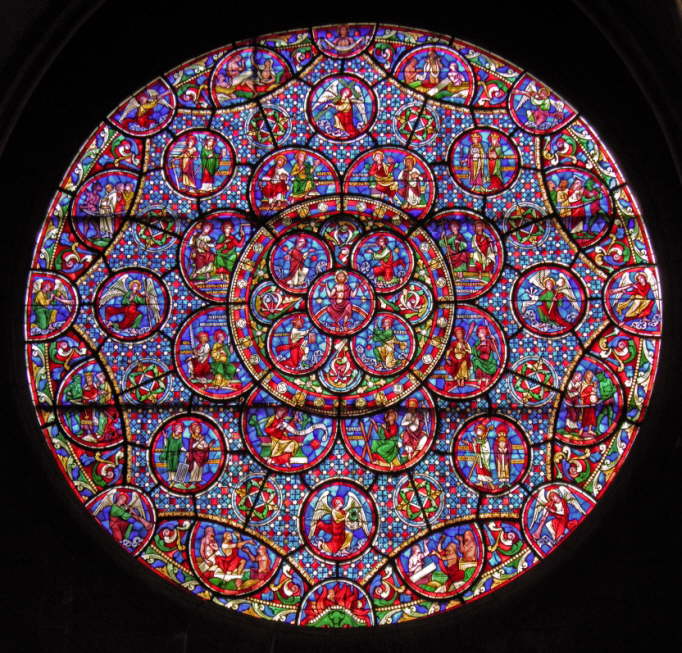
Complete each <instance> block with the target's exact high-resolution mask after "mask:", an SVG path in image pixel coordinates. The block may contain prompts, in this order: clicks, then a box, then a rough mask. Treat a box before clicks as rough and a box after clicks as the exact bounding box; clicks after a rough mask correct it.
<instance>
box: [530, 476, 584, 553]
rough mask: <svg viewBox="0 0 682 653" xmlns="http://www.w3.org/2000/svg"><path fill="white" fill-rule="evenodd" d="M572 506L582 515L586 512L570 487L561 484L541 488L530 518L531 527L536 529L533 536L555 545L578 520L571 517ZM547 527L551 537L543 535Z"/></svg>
mask: <svg viewBox="0 0 682 653" xmlns="http://www.w3.org/2000/svg"><path fill="white" fill-rule="evenodd" d="M571 506H572V507H573V508H575V509H576V510H577V511H578V512H579V513H580V514H581V515H584V514H585V510H584V509H583V507H582V506H581V505H580V502H579V501H578V499H577V498H576V497H575V496H574V495H573V493H572V492H571V491H570V490H569V489H568V488H566V487H563V486H562V485H559V486H557V487H550V488H543V489H542V490H540V493H539V494H538V498H537V500H536V502H535V509H534V510H533V516H532V518H531V520H530V528H531V529H534V530H533V531H532V533H533V537H534V538H535V539H536V540H538V542H541V541H542V540H543V539H544V540H547V543H548V544H549V545H550V546H554V545H555V544H556V543H557V542H558V541H559V540H560V539H561V538H562V537H563V536H564V535H567V534H568V533H569V532H570V530H571V529H572V528H573V527H574V526H575V524H576V520H572V519H571V518H570V514H569V513H570V507H571ZM545 529H546V531H547V533H549V537H547V536H546V535H545V536H543V531H545Z"/></svg>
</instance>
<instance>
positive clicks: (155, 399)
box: [123, 358, 173, 404]
mask: <svg viewBox="0 0 682 653" xmlns="http://www.w3.org/2000/svg"><path fill="white" fill-rule="evenodd" d="M123 388H124V390H125V393H126V394H125V399H126V401H131V402H134V403H138V404H159V403H163V402H164V401H166V400H167V399H168V398H169V396H170V393H171V391H172V388H173V377H172V376H171V375H170V371H169V369H168V368H167V367H166V365H165V364H164V363H160V362H159V361H158V360H156V359H154V358H141V359H139V360H136V361H134V362H133V363H131V364H130V365H129V366H128V369H126V371H125V374H124V376H123Z"/></svg>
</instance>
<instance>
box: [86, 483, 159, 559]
mask: <svg viewBox="0 0 682 653" xmlns="http://www.w3.org/2000/svg"><path fill="white" fill-rule="evenodd" d="M106 508H109V509H110V511H109V529H110V530H111V534H112V535H113V536H114V539H115V540H116V541H117V542H123V541H124V540H127V541H128V542H130V543H131V544H132V545H133V546H137V544H139V542H136V541H131V539H130V536H131V534H132V532H133V530H134V529H135V522H139V523H140V524H142V526H143V527H144V528H145V530H146V531H149V529H150V528H151V527H152V523H151V522H150V521H149V520H148V519H147V518H146V517H145V513H144V507H143V506H142V500H141V499H140V497H139V496H138V495H137V494H133V493H128V492H124V491H117V492H110V493H109V494H107V495H106V496H105V497H104V498H103V499H102V501H100V502H99V504H98V505H97V508H95V510H94V511H93V513H92V514H93V515H94V516H95V517H97V515H99V513H101V512H102V511H103V510H105V509H106ZM135 540H137V538H135Z"/></svg>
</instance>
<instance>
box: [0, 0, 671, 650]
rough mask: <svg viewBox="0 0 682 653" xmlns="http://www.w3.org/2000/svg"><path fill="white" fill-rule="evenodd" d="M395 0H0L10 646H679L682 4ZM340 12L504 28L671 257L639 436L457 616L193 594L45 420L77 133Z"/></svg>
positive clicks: (450, 28) (508, 51)
mask: <svg viewBox="0 0 682 653" xmlns="http://www.w3.org/2000/svg"><path fill="white" fill-rule="evenodd" d="M382 5H383V6H382V8H381V9H378V8H377V9H375V8H374V7H375V5H371V4H370V3H369V2H364V3H351V4H348V3H343V4H341V3H335V4H332V3H330V2H324V3H323V2H320V3H319V4H318V5H317V6H315V5H314V4H313V3H307V2H306V3H303V2H301V1H297V2H289V3H287V4H279V5H274V4H270V3H268V4H265V3H261V2H258V1H257V0H240V2H236V3H231V2H223V3H216V2H197V1H196V0H195V1H194V2H191V3H186V4H183V5H177V6H176V5H173V4H171V3H168V2H165V3H164V2H157V1H151V2H150V1H145V0H137V1H130V0H110V1H109V2H101V1H94V0H90V1H87V2H86V1H85V0H71V1H62V2H59V1H56V0H55V1H48V0H43V1H40V0H2V4H1V6H0V89H1V93H0V154H2V158H1V159H0V198H1V204H0V207H1V209H0V225H1V229H2V235H1V236H0V246H2V253H1V255H0V262H1V264H2V272H1V275H2V282H3V284H2V289H3V307H2V309H1V310H2V313H1V314H2V317H3V320H2V321H1V322H2V325H3V326H2V328H3V332H2V342H3V343H4V345H5V346H6V347H7V349H6V351H4V352H3V354H4V356H3V357H2V359H0V360H2V365H0V368H1V369H2V377H3V378H2V381H3V384H4V385H5V387H6V394H5V395H3V396H5V397H7V400H6V403H5V406H6V409H5V410H4V411H2V422H0V424H1V426H0V438H1V440H2V444H3V446H2V448H1V449H0V452H1V453H0V461H1V465H0V470H1V471H0V477H1V478H2V479H3V481H5V486H6V487H5V488H4V491H3V493H2V495H1V496H2V512H1V513H0V514H2V522H1V523H2V537H1V538H0V552H1V554H2V559H3V562H5V563H6V564H5V567H6V569H5V570H4V573H3V575H2V577H1V578H2V582H3V587H2V591H1V594H2V599H1V600H2V605H1V606H0V610H1V612H0V614H2V615H3V616H4V617H6V618H8V621H7V624H8V625H5V626H4V627H3V628H2V629H0V633H1V635H0V645H1V646H2V648H3V650H5V651H14V650H17V651H29V650H39V651H49V652H55V653H57V652H61V651H74V652H75V651H86V650H88V651H94V652H95V653H105V652H109V651H116V652H118V651H126V652H131V653H136V652H137V651H163V652H164V653H176V652H177V653H180V652H183V653H184V652H194V651H204V652H207V653H208V652H212V651H222V650H226V651H246V650H249V651H276V652H278V653H279V652H280V651H288V650H299V651H308V650H320V651H325V653H333V652H335V651H341V650H343V651H346V650H349V649H357V650H360V651H375V650H376V651H403V650H405V651H406V650H416V651H423V650H426V649H427V648H428V649H434V648H436V647H438V646H440V647H445V648H447V649H454V650H458V651H475V652H478V651H498V652H500V653H504V652H505V651H512V652H515V653H516V652H523V651H552V652H553V653H560V652H562V651H576V650H582V651H615V650H620V651H623V650H629V649H630V648H631V647H632V648H644V649H647V650H679V647H680V645H681V644H682V640H681V638H680V627H679V606H680V599H679V592H680V580H682V574H681V573H680V567H682V562H680V560H679V557H680V549H681V547H682V542H681V541H680V539H679V535H678V531H679V530H680V529H679V526H680V514H681V510H682V506H681V504H680V491H679V486H680V480H682V474H681V470H682V455H681V452H682V440H681V438H680V425H679V424H680V419H679V416H678V412H677V408H678V405H679V401H680V398H681V393H680V375H679V369H680V367H681V366H682V357H681V356H680V351H681V348H680V342H679V336H678V328H679V326H680V301H679V297H680V285H681V284H680V280H679V271H680V259H681V257H680V243H681V242H682V240H681V238H680V236H681V232H680V222H681V220H680V208H679V205H680V190H681V189H680V161H681V153H682V147H681V133H682V132H681V130H680V115H681V114H680V109H681V105H680V101H679V100H680V98H679V89H680V86H681V84H680V82H681V81H682V75H681V73H682V45H681V44H682V38H681V37H682V30H681V29H680V13H679V11H680V7H679V5H678V4H676V3H675V2H673V1H672V0H657V1H656V2H650V1H648V0H640V1H637V0H581V1H577V0H576V1H575V2H572V1H570V0H555V1H553V2H549V1H546V2H544V3H543V2H536V1H530V0H529V1H525V2H509V1H507V2H504V1H500V2H483V1H482V0H472V1H471V3H469V2H465V1H464V0H462V1H461V2H449V3H447V5H444V6H442V7H441V6H440V5H439V4H437V3H434V2H429V3H427V2H422V3H420V2H417V3H411V6H410V8H409V9H405V10H399V9H398V6H397V2H391V3H390V4H389V3H388V2H385V1H384V2H382ZM393 5H395V6H393ZM343 20H381V21H383V22H394V23H399V24H404V25H413V26H415V27H423V28H427V29H428V28H431V29H434V30H437V31H441V32H444V33H449V34H453V35H456V36H458V37H460V38H463V39H466V40H470V41H472V42H474V43H476V44H478V45H481V46H483V47H489V48H490V49H491V50H492V51H493V52H496V53H498V54H500V55H502V56H505V57H507V58H509V59H510V60H511V61H513V62H514V63H516V64H518V65H520V66H521V67H523V68H527V69H528V70H530V71H531V72H533V73H534V74H536V75H537V76H538V77H539V78H540V79H541V80H543V81H544V82H546V83H547V84H549V85H550V86H551V87H552V88H553V89H555V90H556V91H558V92H559V93H561V94H562V95H564V96H565V97H566V98H567V99H568V100H569V101H571V102H572V103H573V104H574V105H575V106H577V107H578V108H579V109H580V110H584V112H585V114H586V116H587V118H588V119H589V120H590V121H591V122H592V124H593V125H594V127H595V128H596V130H597V131H598V133H599V134H600V135H601V136H602V137H603V138H604V140H605V142H606V143H607V144H608V145H609V147H610V149H611V150H612V152H613V153H614V154H615V156H616V158H617V160H618V161H619V162H620V164H621V166H622V169H623V171H624V173H625V174H626V177H627V178H628V179H629V180H632V185H633V187H634V189H635V191H636V193H637V195H638V198H639V200H640V202H641V204H642V207H643V210H644V215H645V220H646V223H647V226H648V228H649V230H650V233H651V236H652V239H653V243H654V247H655V250H656V253H657V255H658V258H659V263H660V266H661V274H662V282H663V294H664V304H665V309H664V312H665V330H664V346H663V352H662V360H661V367H660V370H659V374H658V380H657V385H656V390H655V392H654V399H653V402H652V405H651V410H650V413H649V415H648V419H647V422H646V424H645V426H644V427H643V428H642V430H641V432H640V435H639V437H638V440H637V442H636V444H635V446H634V448H633V450H632V453H631V454H630V456H629V458H628V460H627V461H626V463H625V465H624V467H623V469H622V471H621V473H620V474H618V476H617V477H616V479H615V481H614V483H613V485H612V487H611V488H610V489H609V491H608V492H607V494H606V496H605V497H604V499H603V500H602V501H600V503H599V505H598V506H597V508H596V509H595V510H594V512H593V513H592V515H591V517H590V518H589V519H588V520H587V523H586V524H584V525H583V526H581V527H580V528H579V529H578V531H577V533H576V534H575V535H573V536H572V537H571V538H570V539H569V540H568V541H567V542H566V543H565V544H563V545H562V546H561V547H560V549H559V551H558V552H557V553H555V554H554V555H553V556H552V557H551V558H550V559H549V560H547V561H545V562H544V563H542V564H541V565H539V567H538V568H536V569H535V570H532V571H531V572H530V573H529V574H527V575H526V576H524V577H523V578H522V579H520V580H518V581H516V582H514V583H512V584H511V585H510V586H509V587H507V588H505V589H503V590H501V591H498V592H495V593H493V594H492V595H491V596H490V597H488V598H486V599H484V600H482V601H480V602H477V603H475V604H473V605H471V606H468V607H466V608H463V609H460V610H457V611H455V612H453V613H451V614H449V615H445V616H444V617H439V618H434V619H428V620H422V621H421V622H419V623H415V624H410V625H407V626H406V627H399V628H389V629H388V630H384V629H380V630H378V631H377V630H372V631H363V632H354V633H340V632H325V633H310V632H301V631H299V630H295V629H293V628H289V629H281V628H279V629H273V628H271V627H269V626H268V624H262V623H260V622H254V621H253V620H248V619H245V618H239V617H238V616H231V615H230V614H228V613H227V611H225V610H222V609H220V610H218V609H215V610H212V609H210V606H206V605H204V603H203V602H199V601H197V602H196V603H195V602H194V601H189V600H188V597H185V596H184V593H183V592H181V591H180V590H176V589H175V588H173V587H172V586H170V584H168V583H166V582H164V581H162V580H160V579H157V578H155V577H154V576H153V574H151V572H148V573H145V571H144V569H143V568H142V567H141V565H139V564H137V563H135V562H134V561H132V560H130V559H128V557H127V556H126V555H125V554H123V553H122V551H121V550H119V549H118V547H116V545H115V544H114V543H113V540H111V538H109V537H108V536H106V535H104V534H103V533H102V532H101V531H100V530H99V529H98V528H97V527H96V526H95V525H94V523H93V520H91V519H89V518H87V517H86V518H83V517H84V511H83V509H82V508H81V507H80V505H79V504H78V503H77V501H76V500H75V498H73V497H71V496H70V494H71V493H70V491H69V490H68V489H67V487H66V484H65V483H64V482H63V481H61V480H60V478H59V477H58V475H57V473H56V466H55V465H54V464H53V463H52V461H51V460H50V459H48V457H47V455H46V452H47V449H46V447H45V446H44V444H43V443H42V442H41V441H40V439H39V434H38V432H37V428H36V425H35V422H34V420H35V418H34V416H33V412H32V408H31V406H30V402H29V398H28V391H27V389H26V382H25V372H24V362H23V353H22V351H21V326H22V310H21V304H22V303H23V292H24V287H25V280H26V271H27V269H28V265H29V260H30V256H31V252H32V247H33V239H34V237H35V234H36V232H37V229H38V226H39V224H40V223H41V221H42V219H43V217H44V214H45V211H46V209H47V204H48V202H49V200H50V198H51V196H52V193H53V191H54V189H55V188H56V186H57V183H58V181H59V179H60V177H61V175H62V174H63V172H64V170H66V168H67V166H68V164H69V162H70V161H71V158H72V157H73V156H74V154H75V153H76V151H77V149H78V147H79V146H80V144H81V143H82V142H83V141H84V140H85V138H86V137H87V136H88V134H89V133H90V132H91V130H92V129H93V128H94V127H95V126H96V125H97V124H98V122H99V121H100V120H101V119H102V118H103V117H104V115H105V114H107V113H108V112H109V111H110V110H111V109H112V108H113V107H114V106H116V105H117V104H118V103H119V102H120V101H121V99H122V98H124V97H126V96H128V95H129V94H130V93H131V92H133V91H134V90H135V89H137V88H138V87H140V86H141V85H143V84H144V83H146V82H148V81H149V80H150V79H152V77H154V76H155V75H157V74H160V73H162V72H164V71H166V70H168V69H169V68H171V67H174V66H175V65H177V64H179V63H181V62H182V61H184V60H186V59H188V58H190V57H193V56H196V55H199V54H201V53H202V52H205V51H207V50H209V49H211V48H214V47H217V46H219V45H222V44H223V43H227V42H229V41H231V40H234V39H237V38H245V37H250V36H256V35H259V34H262V33H266V32H268V31H273V30H279V29H283V28H288V27H299V26H303V25H309V24H320V23H326V22H334V21H343ZM676 94H677V97H676ZM3 149H4V151H3ZM8 626H9V627H8ZM3 639H6V643H5V644H4V645H3V644H2V640H3Z"/></svg>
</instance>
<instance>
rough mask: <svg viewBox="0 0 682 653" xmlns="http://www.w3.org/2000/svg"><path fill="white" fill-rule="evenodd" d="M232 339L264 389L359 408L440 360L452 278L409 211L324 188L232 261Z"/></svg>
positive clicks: (345, 410)
mask: <svg viewBox="0 0 682 653" xmlns="http://www.w3.org/2000/svg"><path fill="white" fill-rule="evenodd" d="M228 304H229V311H230V319H231V324H232V328H233V329H234V334H235V342H236V348H237V351H238V353H239V356H240V358H241V360H242V361H243V363H244V365H245V366H246V367H247V368H248V369H249V371H250V372H251V373H252V374H253V375H254V376H255V377H256V378H257V379H259V381H260V384H261V387H263V388H264V389H266V390H267V392H268V393H270V394H271V395H273V396H274V397H276V398H278V399H280V400H281V401H283V402H284V403H286V404H289V405H290V406H294V407H303V408H307V409H310V410H313V411H316V412H321V413H327V414H345V415H360V414H366V413H368V412H372V411H375V410H377V409H379V408H382V407H384V406H389V405H393V404H396V403H398V402H400V401H401V400H402V399H404V398H406V397H408V396H409V395H412V394H413V393H414V392H416V391H417V390H418V389H419V388H420V387H421V385H422V383H423V380H424V379H425V378H426V377H427V376H428V375H429V374H430V373H431V371H432V370H433V368H434V367H435V365H436V364H437V363H438V361H439V360H440V359H441V357H442V355H443V353H444V351H445V348H446V345H447V343H448V340H449V337H450V332H451V329H452V325H453V322H454V319H455V292H454V284H453V281H452V279H451V276H450V273H449V272H448V269H447V264H446V262H445V259H444V258H443V256H442V254H441V253H440V250H439V248H438V246H437V244H436V242H435V241H434V240H433V238H432V236H431V235H430V234H429V232H428V231H427V230H426V229H423V228H421V227H420V226H419V225H418V224H416V222H415V220H414V218H412V217H411V216H409V215H408V214H406V213H404V212H402V211H401V210H399V209H397V208H395V207H392V206H390V205H388V204H386V203H384V202H381V201H379V200H372V199H367V198H354V197H352V196H351V197H348V196H346V197H344V198H341V197H336V196H334V197H325V198H324V200H323V201H320V200H319V199H318V200H310V201H308V202H305V203H302V204H300V205H298V206H296V207H293V208H290V209H287V210H285V211H283V212H281V213H280V214H278V215H276V216H274V217H273V218H271V219H270V220H269V221H268V222H267V223H266V224H264V225H263V226H262V227H261V229H260V230H259V231H258V232H257V233H256V234H255V236H254V238H253V239H252V240H251V243H250V244H249V246H248V247H247V248H246V249H245V250H244V251H243V252H242V254H241V257H240V259H239V261H238V262H237V264H236V266H235V274H234V277H233V282H232V287H231V290H230V296H229V300H228Z"/></svg>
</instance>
